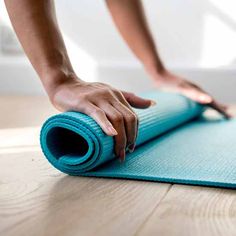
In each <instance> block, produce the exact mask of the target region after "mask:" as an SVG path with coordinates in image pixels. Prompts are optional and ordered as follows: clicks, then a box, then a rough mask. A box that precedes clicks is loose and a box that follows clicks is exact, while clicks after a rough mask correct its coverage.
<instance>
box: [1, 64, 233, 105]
mask: <svg viewBox="0 0 236 236" xmlns="http://www.w3.org/2000/svg"><path fill="white" fill-rule="evenodd" d="M96 70H97V71H96V73H95V74H96V80H97V81H100V82H104V83H109V84H111V85H112V86H114V87H116V88H119V89H122V90H126V91H132V92H142V91H147V90H150V89H152V88H153V87H152V83H151V81H150V79H149V78H148V77H147V75H146V74H145V72H144V70H143V69H142V68H141V67H140V66H139V65H126V66H124V65H122V64H115V65H114V64H112V63H111V64H107V65H106V64H103V65H100V66H97V68H96ZM172 71H174V72H176V73H178V74H179V75H182V76H185V77H186V78H188V79H190V80H192V81H194V82H196V83H197V84H199V85H201V86H202V87H203V88H205V89H206V90H207V91H209V92H210V93H211V94H212V95H214V96H215V97H216V98H217V99H219V100H220V101H222V102H227V103H235V102H236V92H235V89H236V68H219V69H215V68H214V69H209V68H208V69H207V68H173V70H172ZM0 94H45V92H44V90H43V87H42V85H41V82H40V81H39V79H38V76H37V75H36V73H35V72H34V70H33V69H32V67H31V66H30V64H29V63H28V62H26V61H24V60H18V61H17V60H16V61H15V63H12V61H9V63H8V62H7V61H4V63H3V62H2V61H1V60H0Z"/></svg>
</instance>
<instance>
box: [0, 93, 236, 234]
mask: <svg viewBox="0 0 236 236" xmlns="http://www.w3.org/2000/svg"><path fill="white" fill-rule="evenodd" d="M53 113H55V110H53V109H52V107H51V106H50V104H49V102H48V101H47V99H45V98H42V97H0V114H1V115H0V235H1V236H10V235H16V236H21V235H22V236H30V235H34V236H37V235H49V236H54V235H55V236H60V235H63V236H68V235H91V236H94V235H96V236H97V235H98V236H99V235H118V236H121V235H122V236H125V235H129V236H130V235H160V236H165V235H168V236H172V235H175V236H176V235H181V236H185V235H186V236H195V235H196V236H197V235H199V236H204V235H222V236H228V235H232V236H233V235H236V191H234V190H227V189H220V188H208V187H196V186H185V185H177V184H174V185H172V184H162V183H153V182H143V181H131V180H111V179H99V178H85V177H70V176H67V175H65V174H62V173H60V172H59V171H57V170H56V169H54V168H53V167H52V166H51V165H50V164H49V163H48V162H47V161H46V159H45V158H44V157H43V154H42V153H41V151H40V148H39V143H38V139H39V128H40V125H41V124H42V122H43V120H44V119H46V118H47V117H48V116H49V115H51V114H53Z"/></svg>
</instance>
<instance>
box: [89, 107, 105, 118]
mask: <svg viewBox="0 0 236 236" xmlns="http://www.w3.org/2000/svg"><path fill="white" fill-rule="evenodd" d="M90 115H93V116H101V115H104V111H103V110H101V109H99V108H92V109H91V110H90Z"/></svg>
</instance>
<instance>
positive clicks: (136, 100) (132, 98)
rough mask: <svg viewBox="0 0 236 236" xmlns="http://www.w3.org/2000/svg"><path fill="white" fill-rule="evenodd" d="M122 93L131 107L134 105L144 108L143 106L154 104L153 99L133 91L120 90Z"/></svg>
mask: <svg viewBox="0 0 236 236" xmlns="http://www.w3.org/2000/svg"><path fill="white" fill-rule="evenodd" d="M122 93H123V95H124V97H125V99H126V100H127V101H128V103H129V104H130V105H131V106H132V107H135V108H141V109H144V108H148V107H150V106H152V105H155V104H156V102H155V101H152V100H150V99H144V98H141V97H138V96H136V95H135V94H133V93H128V92H122Z"/></svg>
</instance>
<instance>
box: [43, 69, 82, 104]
mask: <svg viewBox="0 0 236 236" xmlns="http://www.w3.org/2000/svg"><path fill="white" fill-rule="evenodd" d="M41 80H42V83H43V86H44V88H45V90H46V92H47V94H48V96H49V99H50V100H53V97H54V95H55V94H56V92H57V91H58V90H59V89H60V88H62V87H63V86H66V85H67V84H68V85H69V84H72V83H75V82H76V83H80V82H81V83H82V80H80V79H79V78H78V77H77V75H76V74H75V72H74V71H73V70H70V69H68V68H61V67H60V68H47V69H45V72H44V73H43V75H42V77H41Z"/></svg>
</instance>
